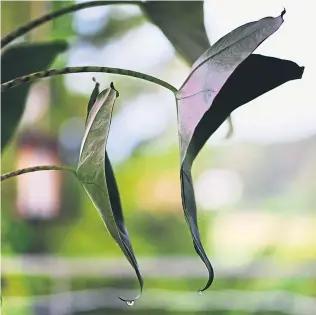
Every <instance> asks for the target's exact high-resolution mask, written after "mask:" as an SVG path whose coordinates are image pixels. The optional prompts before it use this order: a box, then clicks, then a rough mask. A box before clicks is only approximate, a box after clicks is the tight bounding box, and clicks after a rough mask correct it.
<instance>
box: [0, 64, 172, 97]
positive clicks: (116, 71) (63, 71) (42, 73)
mask: <svg viewBox="0 0 316 315" xmlns="http://www.w3.org/2000/svg"><path fill="white" fill-rule="evenodd" d="M80 72H105V73H113V74H120V75H127V76H130V77H134V78H139V79H143V80H146V81H149V82H152V83H155V84H158V85H161V86H163V87H165V88H167V89H168V90H170V91H172V92H173V93H175V92H177V89H176V88H175V87H174V86H172V85H171V84H169V83H167V82H165V81H163V80H160V79H158V78H155V77H152V76H150V75H148V74H144V73H141V72H136V71H132V70H125V69H118V68H108V67H67V68H61V69H50V70H46V71H40V72H35V73H32V74H28V75H25V76H22V77H19V78H16V79H13V80H11V81H8V82H5V83H3V84H1V92H4V91H6V90H7V89H10V88H13V87H15V86H18V85H21V84H24V83H28V82H31V81H34V80H37V79H40V78H46V77H52V76H55V75H62V74H67V73H80Z"/></svg>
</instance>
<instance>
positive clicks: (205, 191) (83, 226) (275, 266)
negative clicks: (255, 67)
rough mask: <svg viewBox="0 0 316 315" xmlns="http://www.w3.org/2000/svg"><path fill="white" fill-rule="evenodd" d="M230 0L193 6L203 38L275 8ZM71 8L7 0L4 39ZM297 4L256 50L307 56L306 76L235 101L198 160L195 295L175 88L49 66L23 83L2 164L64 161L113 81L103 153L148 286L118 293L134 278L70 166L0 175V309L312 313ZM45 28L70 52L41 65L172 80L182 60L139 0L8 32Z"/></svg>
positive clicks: (75, 151)
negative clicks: (57, 72)
mask: <svg viewBox="0 0 316 315" xmlns="http://www.w3.org/2000/svg"><path fill="white" fill-rule="evenodd" d="M228 2H229V4H227V5H226V6H223V4H221V1H215V0H214V1H207V2H206V3H205V4H204V16H205V26H206V32H207V35H208V37H209V40H210V42H211V43H212V42H215V41H216V40H217V39H218V38H219V37H221V36H222V35H224V34H225V33H227V32H228V31H229V30H231V29H232V28H234V27H237V26H238V25H240V24H242V23H245V22H248V21H251V20H253V19H257V18H261V17H263V16H265V15H277V14H279V13H280V12H281V11H280V7H281V10H282V6H279V4H280V3H279V2H275V1H274V2H273V8H272V7H271V6H270V7H269V5H272V2H271V1H264V3H265V5H261V6H258V5H257V4H256V5H250V4H249V2H248V4H249V5H248V4H246V1H244V0H243V1H241V2H243V4H245V6H246V7H247V5H248V7H247V10H238V8H237V6H236V5H235V6H234V4H233V1H232V0H231V1H228ZM72 3H74V2H72V1H21V2H15V1H3V2H2V3H1V6H2V8H1V34H2V36H4V35H5V34H8V33H9V32H10V31H12V30H13V29H14V28H16V27H17V26H19V25H22V24H24V23H26V22H28V21H30V20H31V19H34V18H36V17H39V16H41V15H43V14H45V13H47V12H50V11H51V10H57V9H60V8H62V7H65V6H67V5H70V4H72ZM308 3H310V2H309V1H307V0H305V1H288V7H287V10H288V13H287V15H286V16H285V17H286V22H285V23H284V27H283V26H282V28H281V29H280V32H278V33H277V34H275V35H273V36H272V38H271V39H268V40H267V41H266V42H265V43H264V44H263V47H262V48H261V47H260V48H259V49H258V53H264V54H265V53H266V54H269V55H271V56H276V57H282V58H286V59H293V60H294V61H295V62H297V63H298V64H299V65H304V66H305V67H306V72H305V74H304V77H303V79H302V80H300V81H292V82H289V83H287V84H285V85H284V86H281V87H279V88H277V89H276V90H274V91H271V92H269V93H267V94H265V95H263V96H262V97H260V98H259V99H257V100H254V101H253V102H251V103H249V104H247V105H246V106H243V107H242V108H240V109H238V110H236V111H235V112H234V113H233V115H232V119H233V123H234V128H235V130H234V135H233V137H232V138H231V139H230V140H226V139H224V137H225V134H226V132H227V130H228V124H227V123H224V124H223V125H222V126H221V127H220V129H219V130H218V131H217V132H216V133H215V134H214V135H213V136H212V137H211V139H210V140H209V141H208V143H207V144H206V145H205V147H204V149H203V150H202V152H201V153H200V154H199V156H198V158H197V160H196V162H195V164H194V168H193V175H194V185H195V192H196V200H197V204H198V208H199V213H198V215H199V227H200V230H201V235H202V240H203V243H204V245H205V248H206V251H207V254H208V256H209V257H210V260H211V261H212V263H213V266H214V269H215V277H216V278H215V281H214V284H213V285H212V287H211V288H210V289H209V290H208V291H207V292H205V293H204V294H203V295H198V293H197V290H198V289H200V288H202V287H203V286H204V284H205V282H206V279H207V272H206V269H205V267H204V265H203V264H202V262H201V261H200V260H199V258H198V256H197V255H196V254H195V251H194V248H193V244H192V240H191V237H190V235H189V230H188V228H187V226H186V223H185V219H184V215H183V210H182V206H181V197H180V180H179V151H178V135H177V117H176V106H175V100H174V97H173V95H172V94H171V93H170V92H169V91H167V90H165V89H163V88H161V87H159V86H156V85H154V84H151V83H148V82H146V81H141V80H137V79H133V78H128V77H122V76H114V75H107V74H100V73H98V74H92V73H83V74H70V75H66V76H59V77H54V78H51V79H47V80H41V81H40V82H37V83H35V84H33V85H32V86H31V88H30V91H29V93H28V98H27V103H26V108H25V111H24V114H23V117H22V120H21V123H20V125H19V128H18V131H17V132H16V133H15V135H14V137H13V138H12V139H11V141H10V142H9V144H8V145H7V146H6V148H5V151H4V152H3V154H2V171H1V173H5V172H9V171H12V170H15V169H19V168H22V167H27V166H32V165H40V164H64V165H70V166H73V167H76V163H77V161H78V155H79V150H80V143H81V138H82V136H83V132H84V124H85V115H86V107H87V103H88V99H89V96H90V93H91V91H92V89H93V87H94V82H93V81H92V77H93V76H95V77H96V79H97V81H98V82H100V84H101V88H106V87H107V86H109V84H110V82H111V81H113V82H114V84H115V87H116V88H117V89H118V90H119V92H120V97H119V99H118V100H117V102H116V104H115V110H114V115H113V120H112V125H111V130H110V136H109V141H108V154H109V157H110V159H111V161H112V163H113V166H114V171H115V175H116V178H117V182H118V186H119V191H120V193H121V200H122V205H123V209H124V213H125V218H126V224H127V228H128V230H129V233H130V237H131V240H132V244H133V248H134V251H135V254H136V256H137V258H138V261H139V265H140V269H141V271H142V273H143V276H144V279H145V287H144V293H143V295H142V297H141V299H140V300H139V301H137V302H136V303H135V305H134V306H132V307H128V306H127V305H126V304H125V303H122V302H121V301H120V300H118V298H117V296H124V297H133V296H135V294H137V292H138V291H137V290H138V284H137V281H136V278H135V275H134V273H133V270H132V268H131V267H130V266H129V264H128V262H127V260H126V259H125V257H124V256H123V254H122V253H121V251H120V250H119V248H118V246H117V245H116V243H115V242H114V241H113V240H112V239H111V238H110V236H109V234H108V233H107V231H106V229H105V227H104V225H103V223H102V221H101V219H100V218H99V215H98V214H97V212H96V210H95V208H94V207H93V204H92V203H91V201H90V200H89V198H88V196H87V195H86V194H85V192H84V190H83V188H82V187H81V185H80V184H79V183H78V182H77V181H76V180H75V179H74V178H73V177H72V175H69V174H66V173H62V172H37V173H33V174H27V175H23V176H19V177H17V178H15V179H11V180H8V181H5V182H4V183H2V185H1V208H2V220H1V240H2V242H1V251H2V272H1V290H2V293H1V294H2V311H3V314H6V315H16V314H19V315H20V314H25V315H33V314H34V315H61V314H67V315H79V314H80V315H88V314H89V315H99V314H111V315H112V314H113V315H116V314H124V313H127V312H133V313H135V314H144V315H145V314H172V315H179V314H234V315H236V314H238V315H246V314H257V315H259V314H262V315H263V314H269V315H272V314H274V315H276V314H278V315H281V314H282V315H285V314H291V315H294V314H295V315H301V314H302V315H303V314H304V315H305V314H306V315H311V314H315V312H316V228H315V227H316V194H315V192H316V164H315V161H316V106H315V105H316V100H315V93H313V94H312V93H311V91H313V88H312V85H311V84H312V80H311V76H312V74H314V73H315V71H316V69H315V65H314V63H313V60H312V59H313V58H312V50H311V49H308V47H307V48H306V47H305V48H306V49H305V48H304V49H299V48H296V47H302V45H303V44H305V45H308V44H306V38H308V37H309V36H310V34H311V31H310V33H308V31H307V29H308V23H310V20H309V19H308V15H309V16H310V17H311V14H312V12H313V10H311V8H310V7H308ZM311 6H312V5H311ZM242 11H244V13H242ZM245 12H246V13H245ZM314 12H315V11H314ZM303 13H304V17H303ZM179 14H180V13H179ZM298 19H299V20H298ZM304 23H305V24H304ZM303 31H304V32H303ZM300 32H301V33H300ZM295 34H296V35H297V34H302V35H301V36H298V35H297V36H295ZM304 36H305V37H304ZM53 39H66V40H67V41H68V43H69V46H70V47H69V49H68V50H67V51H66V52H65V53H63V54H60V55H59V56H58V57H57V58H56V59H55V61H54V62H53V64H52V65H51V67H56V68H60V67H65V66H83V65H84V66H87V65H93V66H109V67H119V68H126V69H131V70H136V71H141V72H144V73H147V74H150V75H154V76H157V77H159V78H162V79H163V80H166V81H168V82H170V83H171V84H173V85H174V86H176V87H180V86H181V84H182V82H183V81H184V80H185V78H186V76H187V75H188V73H189V69H190V64H189V63H188V62H187V61H186V60H185V58H183V56H180V55H179V54H178V52H177V51H176V50H175V48H174V47H173V45H172V43H170V42H169V41H168V39H167V38H166V37H165V35H164V34H163V32H162V31H161V30H160V28H158V27H157V26H156V25H155V24H153V23H152V22H151V21H150V19H149V18H148V16H145V15H144V14H143V13H142V11H141V9H140V8H139V7H138V6H136V5H112V6H103V7H95V8H90V9H85V10H82V11H79V12H76V13H75V14H72V15H67V16H63V17H60V18H59V19H56V20H54V21H53V22H52V23H47V24H44V25H43V26H41V27H39V28H37V29H35V30H34V31H32V32H31V33H28V34H27V35H25V36H24V37H22V38H19V39H18V40H17V41H16V42H23V41H28V42H38V41H49V40H53ZM293 40H294V41H295V43H294V44H293ZM266 44H267V45H266ZM290 47H292V48H290ZM264 49H266V50H265V51H264ZM269 49H270V50H269ZM267 51H268V52H267ZM13 105H14V104H12V106H13Z"/></svg>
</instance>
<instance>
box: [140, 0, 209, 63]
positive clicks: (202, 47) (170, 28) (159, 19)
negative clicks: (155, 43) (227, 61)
mask: <svg viewBox="0 0 316 315" xmlns="http://www.w3.org/2000/svg"><path fill="white" fill-rule="evenodd" d="M140 5H141V8H142V9H143V11H144V12H145V14H146V15H147V16H148V17H149V19H150V20H151V21H152V22H153V23H154V24H156V25H157V26H158V27H159V28H160V29H161V31H162V32H163V33H164V34H165V36H166V37H167V38H168V39H169V41H170V42H171V43H172V44H173V46H174V47H175V49H176V50H177V51H178V53H179V54H180V55H181V56H182V57H183V58H184V59H185V60H186V61H187V62H188V63H189V64H190V65H192V64H193V62H194V61H195V60H196V59H197V58H198V57H199V56H201V55H202V54H203V53H204V52H205V51H206V50H207V49H208V48H209V47H210V43H209V40H208V38H207V35H206V31H205V27H204V14H203V1H146V2H140Z"/></svg>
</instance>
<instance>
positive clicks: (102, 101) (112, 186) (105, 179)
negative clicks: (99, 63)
mask: <svg viewBox="0 0 316 315" xmlns="http://www.w3.org/2000/svg"><path fill="white" fill-rule="evenodd" d="M117 97H118V92H117V91H116V90H115V88H114V86H113V84H111V87H110V88H108V89H106V90H104V91H102V92H101V93H100V94H99V95H98V97H97V99H96V101H95V103H94V105H93V106H92V109H91V111H90V113H89V116H88V119H87V123H86V131H85V134H84V137H83V140H82V147H81V153H80V158H79V164H78V169H77V174H78V178H79V180H80V181H81V183H82V185H83V186H84V188H85V190H86V192H87V194H88V195H89V197H90V199H91V200H92V202H93V203H94V205H95V207H96V208H97V210H98V212H99V214H100V216H101V218H102V220H103V222H104V224H105V226H106V227H107V229H108V231H109V233H110V234H111V236H112V237H113V238H114V240H115V241H116V243H117V244H118V245H119V246H120V248H121V250H122V251H123V253H124V255H125V256H126V258H127V259H128V261H129V262H130V264H131V265H132V267H133V268H134V270H135V272H136V275H137V278H138V281H139V284H140V288H141V291H142V288H143V279H142V276H141V274H140V272H139V268H138V264H137V261H136V258H135V255H134V252H133V249H132V245H131V242H130V239H129V235H128V232H127V230H126V227H125V223H124V218H123V211H122V206H121V202H120V196H119V192H118V188H117V184H116V181H115V177H114V173H113V170H112V166H111V163H110V161H109V158H108V155H107V153H106V143H107V138H108V134H109V129H110V124H111V117H112V111H113V106H114V102H115V100H116V98H117ZM138 297H139V296H138ZM138 297H137V298H138ZM121 300H123V301H126V300H124V299H121ZM128 303H132V301H128Z"/></svg>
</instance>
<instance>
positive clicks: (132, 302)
mask: <svg viewBox="0 0 316 315" xmlns="http://www.w3.org/2000/svg"><path fill="white" fill-rule="evenodd" d="M134 303H135V301H133V300H132V301H126V304H127V305H128V306H133V305H134Z"/></svg>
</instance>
